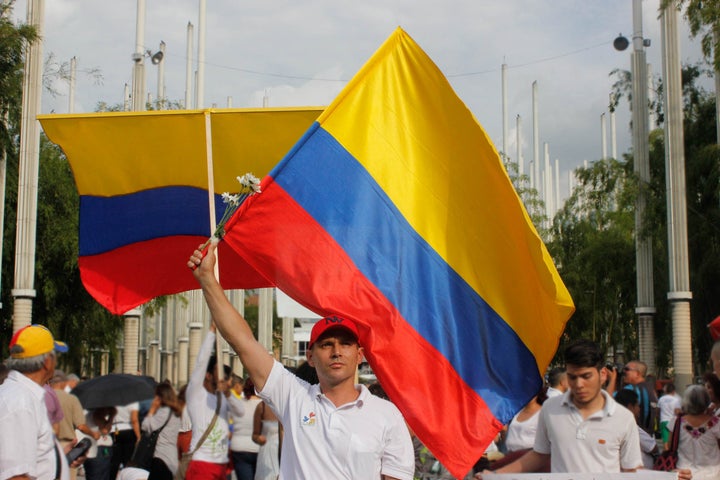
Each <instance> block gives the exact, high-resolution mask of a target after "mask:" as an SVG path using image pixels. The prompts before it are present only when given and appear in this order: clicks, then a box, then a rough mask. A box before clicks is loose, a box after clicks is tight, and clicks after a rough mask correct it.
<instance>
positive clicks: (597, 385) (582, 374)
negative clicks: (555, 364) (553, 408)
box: [566, 365, 607, 408]
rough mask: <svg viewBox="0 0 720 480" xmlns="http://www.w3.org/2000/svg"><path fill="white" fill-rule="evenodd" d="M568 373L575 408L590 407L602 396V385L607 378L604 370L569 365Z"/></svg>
mask: <svg viewBox="0 0 720 480" xmlns="http://www.w3.org/2000/svg"><path fill="white" fill-rule="evenodd" d="M566 371H567V379H568V385H569V386H570V392H571V396H572V401H573V403H574V404H575V406H577V407H578V408H580V407H583V406H586V405H589V404H590V403H592V402H593V401H594V400H595V399H596V398H597V397H598V395H600V390H601V389H602V385H603V383H605V380H606V378H607V372H606V371H605V369H604V368H602V369H600V370H598V369H597V368H595V367H578V366H575V365H567V367H566Z"/></svg>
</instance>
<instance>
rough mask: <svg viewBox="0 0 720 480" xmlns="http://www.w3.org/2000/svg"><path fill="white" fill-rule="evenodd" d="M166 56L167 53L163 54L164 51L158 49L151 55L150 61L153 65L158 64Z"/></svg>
mask: <svg viewBox="0 0 720 480" xmlns="http://www.w3.org/2000/svg"><path fill="white" fill-rule="evenodd" d="M164 56H165V55H164V54H163V52H162V51H158V52H157V53H156V54H155V55H153V56H152V57H150V61H151V62H152V64H153V65H157V64H158V63H160V62H162V60H163V57H164Z"/></svg>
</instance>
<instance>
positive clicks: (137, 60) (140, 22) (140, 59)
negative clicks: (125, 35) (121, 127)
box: [132, 0, 145, 112]
mask: <svg viewBox="0 0 720 480" xmlns="http://www.w3.org/2000/svg"><path fill="white" fill-rule="evenodd" d="M132 59H133V62H134V64H133V81H132V89H133V93H132V109H133V111H136V112H138V111H142V110H145V0H138V1H137V23H136V25H135V53H133V55H132Z"/></svg>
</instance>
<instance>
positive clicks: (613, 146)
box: [610, 94, 618, 160]
mask: <svg viewBox="0 0 720 480" xmlns="http://www.w3.org/2000/svg"><path fill="white" fill-rule="evenodd" d="M610 103H611V104H612V103H614V101H613V94H610ZM610 155H612V158H614V159H616V160H617V158H618V156H617V128H616V126H615V107H613V108H612V109H611V110H610Z"/></svg>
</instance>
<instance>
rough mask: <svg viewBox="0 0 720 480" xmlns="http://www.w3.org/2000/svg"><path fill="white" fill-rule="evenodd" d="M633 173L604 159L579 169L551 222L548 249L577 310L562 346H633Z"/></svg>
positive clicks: (618, 162)
mask: <svg viewBox="0 0 720 480" xmlns="http://www.w3.org/2000/svg"><path fill="white" fill-rule="evenodd" d="M631 168H632V167H631V165H629V163H628V162H627V161H624V162H621V161H618V160H615V159H610V158H608V159H604V160H599V161H596V162H593V163H592V164H591V165H590V166H588V167H587V168H580V169H578V170H577V171H576V176H577V178H578V185H577V187H575V189H574V191H573V192H572V194H571V196H570V198H569V199H568V200H567V201H566V202H565V205H564V206H563V208H562V209H561V210H560V211H559V212H558V213H557V215H556V216H555V219H554V221H553V226H552V241H551V242H550V243H549V244H548V248H549V250H550V252H551V254H552V255H553V257H554V259H555V261H556V263H557V265H558V268H559V270H560V274H561V276H562V278H563V280H564V282H565V284H566V286H567V287H568V290H569V291H570V294H571V296H572V298H573V300H574V301H575V307H576V311H575V314H574V315H573V317H572V319H571V320H570V322H568V325H567V327H566V330H565V334H564V338H563V339H562V342H563V343H564V342H566V341H568V340H573V339H576V338H580V337H586V338H592V339H594V340H595V341H597V342H599V343H600V344H601V345H602V346H603V347H604V348H605V349H606V350H609V349H608V347H615V348H617V347H618V346H620V345H623V344H626V345H627V347H631V346H632V345H635V344H636V343H637V342H636V338H637V333H636V326H635V322H634V313H633V312H634V306H635V293H634V292H635V289H634V286H635V274H634V266H635V245H634V239H633V222H634V203H633V201H634V200H633V192H634V191H635V187H634V186H635V181H634V177H633V176H632V173H631V171H632V170H631ZM625 350H626V351H627V350H628V348H626V349H625Z"/></svg>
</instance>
